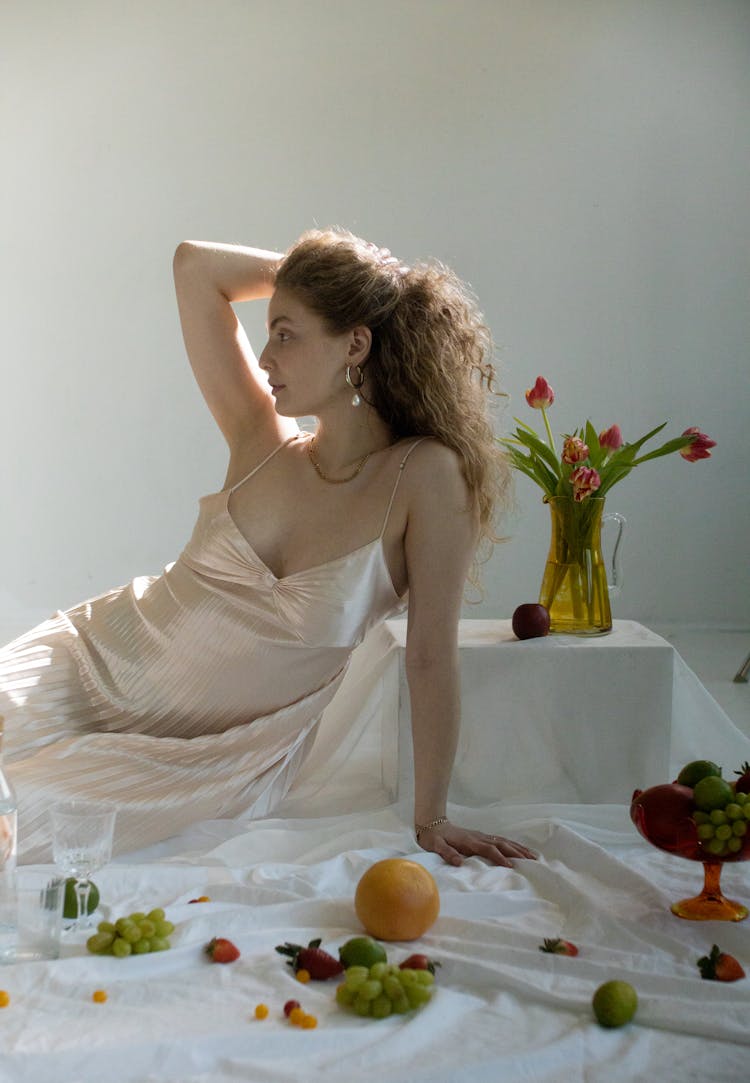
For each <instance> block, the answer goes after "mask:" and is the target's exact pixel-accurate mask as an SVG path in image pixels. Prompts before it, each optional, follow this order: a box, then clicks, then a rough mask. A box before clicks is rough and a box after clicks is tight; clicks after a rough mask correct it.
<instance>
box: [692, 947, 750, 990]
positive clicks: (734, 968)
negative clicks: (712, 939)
mask: <svg viewBox="0 0 750 1083" xmlns="http://www.w3.org/2000/svg"><path fill="white" fill-rule="evenodd" d="M698 969H699V970H700V972H701V977H702V978H706V979H707V980H708V981H739V979H740V978H744V977H745V971H744V970H743V969H742V967H741V965H740V964H739V963H738V961H737V960H736V959H735V957H734V956H733V955H728V954H727V953H726V952H725V951H721V950H720V949H719V947H718V945H716V944H714V946H713V947H712V948H711V954H710V955H704V956H703V958H702V959H699V960H698Z"/></svg>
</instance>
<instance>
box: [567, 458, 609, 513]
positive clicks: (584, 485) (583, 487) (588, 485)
mask: <svg viewBox="0 0 750 1083" xmlns="http://www.w3.org/2000/svg"><path fill="white" fill-rule="evenodd" d="M570 480H571V483H572V485H573V499H574V500H575V501H576V503H578V504H580V503H581V501H582V500H585V499H586V497H587V496H591V494H592V493H595V492H596V490H597V489H598V488H599V486H600V485H601V483H602V479H601V478H600V477H599V475H598V474H597V472H596V470H594V469H593V467H590V466H579V467H578V468H577V469H576V470H574V471H573V473H572V474H571V475H570Z"/></svg>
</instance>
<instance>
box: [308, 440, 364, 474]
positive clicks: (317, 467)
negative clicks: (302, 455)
mask: <svg viewBox="0 0 750 1083" xmlns="http://www.w3.org/2000/svg"><path fill="white" fill-rule="evenodd" d="M314 442H315V441H314V439H313V440H310V442H309V443H308V445H307V454H308V455H309V456H310V462H311V463H312V464H313V466H314V467H315V473H316V474H317V475H318V477H319V478H320V479H321V481H327V482H328V484H329V485H345V484H346V482H347V481H354V479H355V478H356V476H357V474H359V473H361V471H362V467H363V466H364V465H365V463H366V462H367V460H368V459H369V458H370V456H371V455H372V452H371V451H368V452H367V453H366V454H365V455H363V456H362V458H361V459H360V460H359V462H358V463H357V465H356V466H355V468H354V472H353V473H352V474H349V476H348V477H346V478H329V477H328V475H327V474H324V473H323V471H322V470H321V469H320V463H319V462H318V460H317V459H316V458H315V454H314V452H313V443H314Z"/></svg>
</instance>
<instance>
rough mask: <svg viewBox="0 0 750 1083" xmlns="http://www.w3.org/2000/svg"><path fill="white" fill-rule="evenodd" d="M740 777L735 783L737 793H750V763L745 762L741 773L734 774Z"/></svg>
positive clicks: (740, 770)
mask: <svg viewBox="0 0 750 1083" xmlns="http://www.w3.org/2000/svg"><path fill="white" fill-rule="evenodd" d="M734 773H735V775H739V776H740V777H739V778H738V779H737V780H736V781H735V782H734V783H733V785H734V792H735V793H750V763H748V762H747V760H745V762H744V763H743V765H742V767H740V769H739V771H735V772H734Z"/></svg>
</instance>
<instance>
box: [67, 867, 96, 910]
mask: <svg viewBox="0 0 750 1083" xmlns="http://www.w3.org/2000/svg"><path fill="white" fill-rule="evenodd" d="M98 905H99V888H98V887H97V886H96V884H95V883H94V881H93V880H92V881H91V888H90V890H89V901H88V906H87V907H86V913H87V914H93V913H94V911H95V910H96V908H97V906H98ZM77 916H78V900H77V899H76V882H75V880H74V878H73V877H72V876H69V877H68V879H67V880H66V881H65V900H64V902H63V917H64V918H68V919H69V920H75V919H76V917H77Z"/></svg>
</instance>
